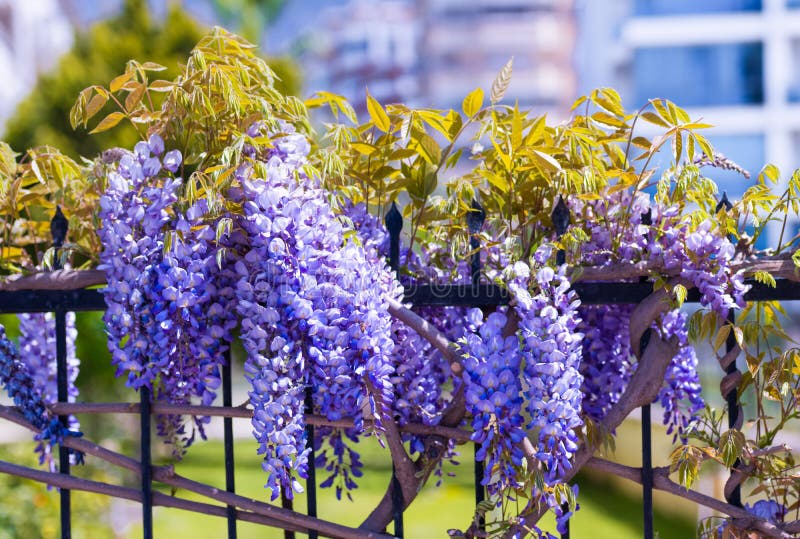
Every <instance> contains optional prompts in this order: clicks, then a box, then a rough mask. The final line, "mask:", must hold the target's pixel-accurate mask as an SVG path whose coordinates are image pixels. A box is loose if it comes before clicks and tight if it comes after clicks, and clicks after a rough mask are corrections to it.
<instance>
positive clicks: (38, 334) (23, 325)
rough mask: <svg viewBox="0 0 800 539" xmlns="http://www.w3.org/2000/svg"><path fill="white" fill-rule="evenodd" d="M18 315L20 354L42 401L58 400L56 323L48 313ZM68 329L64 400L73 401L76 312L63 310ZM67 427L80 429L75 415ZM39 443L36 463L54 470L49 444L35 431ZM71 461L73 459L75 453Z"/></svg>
mask: <svg viewBox="0 0 800 539" xmlns="http://www.w3.org/2000/svg"><path fill="white" fill-rule="evenodd" d="M18 318H19V331H20V336H19V356H20V359H21V361H22V362H23V363H25V365H26V366H27V368H28V372H30V373H31V376H32V377H33V383H34V387H35V389H36V391H37V392H38V393H39V394H40V395H41V396H42V399H43V400H44V402H45V403H47V404H51V403H54V402H58V383H57V368H56V325H55V319H54V318H53V315H52V314H51V313H25V314H20V315H18ZM66 329H67V402H75V398H76V397H77V396H78V388H77V387H76V386H75V380H76V379H77V378H78V371H79V367H80V360H79V359H78V358H77V357H76V354H75V339H76V338H77V335H78V331H77V330H76V329H75V313H67V314H66ZM67 427H68V428H69V430H71V431H79V430H80V423H79V422H78V419H77V418H76V417H75V416H73V415H69V416H68V418H67ZM36 439H37V440H39V443H38V444H37V446H36V452H37V453H39V464H45V463H47V465H48V466H49V468H50V470H51V471H56V469H57V465H56V459H55V458H53V453H52V445H51V444H49V443H44V441H42V440H41V434H37V435H36ZM71 457H73V459H72V460H73V463H75V458H74V457H75V455H74V454H73V455H71Z"/></svg>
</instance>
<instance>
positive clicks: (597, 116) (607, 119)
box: [592, 111, 625, 127]
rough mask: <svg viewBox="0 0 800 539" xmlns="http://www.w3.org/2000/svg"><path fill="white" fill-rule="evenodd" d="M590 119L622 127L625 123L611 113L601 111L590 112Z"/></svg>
mask: <svg viewBox="0 0 800 539" xmlns="http://www.w3.org/2000/svg"><path fill="white" fill-rule="evenodd" d="M592 120H594V121H595V122H598V123H601V124H603V125H609V126H611V127H623V126H624V125H625V122H623V121H621V120H620V119H619V118H617V117H616V116H612V115H611V114H609V113H607V112H603V111H599V112H595V113H594V114H592Z"/></svg>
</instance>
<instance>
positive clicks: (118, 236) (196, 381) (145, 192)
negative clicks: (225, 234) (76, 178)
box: [99, 135, 235, 457]
mask: <svg viewBox="0 0 800 539" xmlns="http://www.w3.org/2000/svg"><path fill="white" fill-rule="evenodd" d="M163 152H164V143H163V141H162V140H161V138H160V137H159V136H158V135H153V136H151V137H150V139H149V141H148V142H146V143H145V142H139V143H138V144H137V145H136V147H135V149H134V151H133V152H132V153H124V154H123V155H122V157H121V159H120V160H119V162H118V163H117V166H116V167H115V169H114V170H111V171H109V173H108V175H107V180H108V187H107V189H106V192H105V193H104V194H103V196H102V197H101V199H100V217H101V220H102V227H101V229H100V231H99V234H100V238H101V240H102V241H103V247H104V248H103V252H102V253H101V256H100V261H101V264H100V266H99V267H100V268H101V269H103V270H105V273H106V279H107V282H108V286H107V288H106V289H105V290H104V296H105V300H106V305H107V307H108V308H107V310H106V313H105V315H104V321H105V322H106V328H107V331H108V334H109V340H108V342H109V348H110V350H111V353H112V360H113V362H114V364H115V365H116V366H117V373H118V374H123V373H127V375H128V385H130V386H131V387H134V388H136V389H138V388H141V387H149V388H151V389H152V390H153V395H154V398H156V399H161V400H166V401H167V402H169V403H171V404H177V405H185V404H189V403H190V402H191V401H190V399H191V398H192V397H197V398H199V399H200V400H201V402H202V403H203V404H211V402H212V401H213V399H214V397H215V394H216V393H215V390H216V388H217V387H218V386H219V384H220V380H219V377H220V374H219V367H220V365H221V364H222V363H223V362H224V361H225V358H224V352H225V351H226V350H227V347H228V343H229V342H230V340H231V335H230V331H231V329H232V328H233V326H234V325H235V322H234V320H233V318H232V313H231V312H230V309H227V303H228V301H229V300H230V298H231V297H232V295H233V290H232V288H231V287H230V284H229V283H227V285H226V284H225V283H222V282H221V281H220V279H221V276H217V272H216V271H215V264H216V249H217V246H216V241H215V235H214V231H213V229H212V228H211V227H209V226H208V225H206V224H204V223H203V222H202V217H203V214H204V207H203V205H202V204H201V203H198V204H196V205H195V206H192V207H191V208H190V209H189V210H188V211H187V212H186V213H185V214H183V213H181V212H179V211H177V210H176V209H175V208H174V207H173V206H174V203H175V201H176V200H177V190H178V188H179V186H180V184H181V181H180V179H179V178H174V177H173V174H174V173H175V172H176V171H177V170H178V168H179V167H180V164H181V155H180V152H177V151H176V150H172V151H170V152H167V153H166V154H164V155H163V156H162V154H163ZM173 231H174V232H173ZM168 234H169V236H168ZM207 421H208V418H201V417H195V418H194V424H195V425H196V426H197V427H198V430H199V432H200V434H201V436H202V435H204V433H203V424H204V423H206V422H207ZM157 425H158V430H159V433H160V434H161V435H163V436H165V437H167V439H168V441H171V442H172V443H173V444H174V451H173V452H174V454H175V456H176V457H180V455H181V454H182V453H183V450H184V448H185V447H187V446H188V445H190V444H191V443H192V442H193V441H194V437H195V429H194V428H192V429H191V432H187V430H186V427H187V425H186V422H185V421H184V420H183V418H181V417H180V416H176V415H165V416H158V417H157Z"/></svg>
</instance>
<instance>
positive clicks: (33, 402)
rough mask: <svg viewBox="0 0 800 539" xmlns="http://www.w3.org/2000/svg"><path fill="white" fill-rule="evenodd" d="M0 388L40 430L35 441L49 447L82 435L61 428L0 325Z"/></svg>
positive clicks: (31, 374) (31, 375)
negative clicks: (46, 443)
mask: <svg viewBox="0 0 800 539" xmlns="http://www.w3.org/2000/svg"><path fill="white" fill-rule="evenodd" d="M0 385H2V386H3V387H4V388H5V390H6V392H7V393H8V396H9V397H11V399H13V401H14V404H15V405H16V406H17V407H18V408H19V410H20V411H21V412H22V414H23V415H24V416H25V419H27V420H28V422H29V423H31V424H32V425H33V426H34V427H35V428H36V429H38V430H39V431H40V433H39V434H37V436H36V439H37V440H42V441H44V440H47V441H48V442H49V444H50V445H54V444H57V443H60V442H61V441H62V440H63V439H64V437H65V436H81V433H80V432H78V431H74V430H70V429H68V428H66V427H64V426H63V425H62V424H61V422H60V421H59V419H58V417H57V416H53V415H51V414H50V412H48V410H47V408H46V406H45V405H46V403H45V400H44V398H43V396H42V393H41V390H40V388H39V387H37V384H36V380H35V379H34V375H33V373H32V372H31V370H30V368H29V367H28V365H26V364H25V362H24V361H22V360H21V359H20V356H19V353H18V351H17V347H16V346H14V343H13V342H11V341H10V340H9V339H8V337H7V336H6V330H5V328H4V327H3V326H0ZM78 460H80V458H79V459H78Z"/></svg>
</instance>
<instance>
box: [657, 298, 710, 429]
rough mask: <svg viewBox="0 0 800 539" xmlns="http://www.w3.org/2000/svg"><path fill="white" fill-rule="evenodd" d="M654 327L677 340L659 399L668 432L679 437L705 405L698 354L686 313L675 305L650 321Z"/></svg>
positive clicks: (665, 335) (658, 331) (662, 333)
mask: <svg viewBox="0 0 800 539" xmlns="http://www.w3.org/2000/svg"><path fill="white" fill-rule="evenodd" d="M653 330H654V331H656V332H657V333H658V334H659V335H660V336H661V337H662V338H663V339H665V340H667V339H670V338H675V340H676V341H677V342H678V353H677V354H676V355H675V357H673V358H672V361H670V363H669V365H668V366H667V372H666V375H665V376H664V386H663V387H662V388H661V391H660V392H659V394H658V400H659V402H660V403H661V406H662V407H663V408H664V419H663V422H664V424H665V425H667V427H668V428H667V434H671V433H672V432H673V431H675V436H676V437H681V438H682V437H683V433H684V432H685V430H686V427H688V426H689V421H690V419H691V418H693V417H695V415H696V414H697V412H699V411H700V410H702V409H703V407H704V406H705V403H704V401H703V398H702V397H701V396H700V392H701V387H700V377H699V375H698V374H697V355H695V352H694V347H693V346H692V345H691V344H689V333H688V331H687V329H686V314H685V313H683V312H681V311H680V310H677V309H676V310H672V311H669V312H667V313H664V314H663V315H661V316H660V317H659V320H658V321H657V322H654V323H653Z"/></svg>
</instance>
